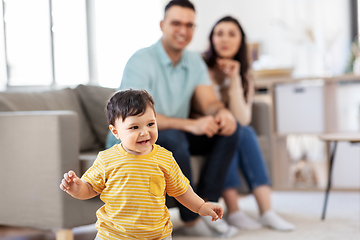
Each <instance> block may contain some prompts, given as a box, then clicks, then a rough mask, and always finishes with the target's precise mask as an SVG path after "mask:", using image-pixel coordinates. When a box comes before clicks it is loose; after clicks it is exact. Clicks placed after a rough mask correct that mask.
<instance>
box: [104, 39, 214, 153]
mask: <svg viewBox="0 0 360 240" xmlns="http://www.w3.org/2000/svg"><path fill="white" fill-rule="evenodd" d="M199 85H211V81H210V78H209V74H208V71H207V67H206V64H205V62H204V60H203V59H202V57H201V55H200V54H198V53H194V52H189V51H186V50H184V51H183V52H182V56H181V59H180V61H179V62H178V63H177V64H176V66H173V64H172V62H171V59H170V58H169V56H168V55H167V53H166V52H165V49H164V47H163V45H162V43H161V39H160V40H159V41H158V42H157V43H155V44H154V45H152V46H150V47H148V48H143V49H140V50H139V51H137V52H136V53H134V55H132V57H131V58H130V59H129V61H128V62H127V64H126V66H125V69H124V74H123V78H122V81H121V85H120V89H121V90H125V89H130V88H131V89H145V90H146V91H148V92H149V94H150V95H151V96H152V97H153V99H154V101H155V111H156V112H157V113H160V114H163V115H165V116H168V117H176V118H188V117H189V113H190V105H191V98H192V96H193V94H194V91H195V88H196V87H197V86H199ZM119 142H120V141H119V140H118V139H116V138H115V137H114V136H113V135H112V134H111V132H109V134H108V136H107V139H106V148H109V147H112V146H113V145H114V144H117V143H119Z"/></svg>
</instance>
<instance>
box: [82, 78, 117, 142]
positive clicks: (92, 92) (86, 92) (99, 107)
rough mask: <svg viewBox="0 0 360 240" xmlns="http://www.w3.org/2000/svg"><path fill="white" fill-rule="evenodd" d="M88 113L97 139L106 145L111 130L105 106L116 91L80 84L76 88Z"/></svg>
mask: <svg viewBox="0 0 360 240" xmlns="http://www.w3.org/2000/svg"><path fill="white" fill-rule="evenodd" d="M75 91H76V93H77V95H78V96H79V98H80V102H81V104H82V105H83V109H84V110H85V113H86V115H87V116H88V118H89V120H90V121H89V122H90V124H91V127H92V129H93V130H94V132H95V135H96V137H97V140H98V141H99V142H100V143H101V145H102V146H105V141H106V136H107V134H108V131H109V125H108V123H107V119H106V114H105V107H106V104H107V101H108V100H109V98H110V97H111V96H112V95H113V94H114V93H115V89H113V88H104V87H99V86H91V85H79V86H77V87H76V88H75Z"/></svg>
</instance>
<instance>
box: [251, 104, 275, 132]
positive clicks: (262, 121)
mask: <svg viewBox="0 0 360 240" xmlns="http://www.w3.org/2000/svg"><path fill="white" fill-rule="evenodd" d="M250 125H251V126H252V127H253V128H254V129H255V131H256V133H257V135H258V136H262V135H265V136H267V137H270V136H271V117H270V106H269V104H267V103H265V102H260V101H255V102H254V103H253V106H252V121H251V123H250Z"/></svg>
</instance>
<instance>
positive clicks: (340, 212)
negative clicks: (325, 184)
mask: <svg viewBox="0 0 360 240" xmlns="http://www.w3.org/2000/svg"><path fill="white" fill-rule="evenodd" d="M323 200H324V193H322V192H276V193H274V194H273V206H274V209H275V210H276V211H277V212H278V213H279V214H280V215H281V216H282V217H284V218H285V219H286V220H288V221H290V222H292V223H294V224H295V225H296V228H297V229H296V230H295V231H292V232H279V231H275V230H272V229H268V228H263V229H259V230H253V231H245V230H242V231H240V233H239V234H238V235H237V236H235V237H233V238H231V239H247V240H257V239H270V240H272V239H274V240H282V239H284V240H285V239H286V240H288V239H295V240H296V239H302V240H303V239H314V240H315V239H316V240H320V239H324V240H335V239H336V240H337V239H339V240H352V239H356V240H359V239H360V211H359V209H360V193H359V192H334V193H331V194H330V197H329V202H328V208H327V212H326V213H327V214H326V219H325V221H321V220H320V216H321V211H322V207H323ZM239 202H240V205H241V207H242V209H244V211H245V212H247V213H248V214H249V215H251V216H252V217H254V218H256V217H257V215H258V212H257V207H256V203H255V200H254V198H253V197H252V196H249V197H246V198H244V199H241V200H240V201H239ZM221 204H222V203H221ZM171 213H172V217H173V219H172V222H173V223H174V227H175V228H176V229H175V231H174V234H173V240H189V239H199V240H201V239H208V238H196V237H185V236H182V235H179V234H180V232H181V227H182V223H181V221H180V220H179V219H178V212H175V211H171ZM212 239H216V238H212Z"/></svg>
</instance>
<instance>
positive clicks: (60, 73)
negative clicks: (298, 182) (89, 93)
mask: <svg viewBox="0 0 360 240" xmlns="http://www.w3.org/2000/svg"><path fill="white" fill-rule="evenodd" d="M2 4H3V6H4V19H3V23H4V26H5V29H2V28H0V29H1V30H2V34H4V37H3V39H5V41H4V42H0V43H2V44H1V47H3V46H6V48H5V47H4V51H5V49H6V56H7V57H6V58H5V60H3V59H1V60H0V64H1V63H2V62H1V61H6V64H5V66H6V67H7V71H5V73H6V72H7V76H6V74H5V75H4V73H3V72H2V71H1V72H0V74H2V75H1V76H2V77H3V76H4V77H5V78H7V79H6V80H5V81H6V84H7V85H8V86H29V85H37V86H39V85H52V84H56V85H76V84H79V83H87V82H88V81H89V76H88V75H89V74H88V56H87V50H88V49H87V35H86V8H85V0H77V1H70V0H48V1H46V0H32V1H29V0H11V1H10V0H3V1H2ZM1 36H2V35H1ZM5 43H6V44H5ZM0 51H1V50H0ZM4 55H5V54H4ZM4 55H1V56H4ZM6 67H5V68H6ZM2 82H4V80H2ZM0 84H1V81H0ZM6 84H5V85H6Z"/></svg>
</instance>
